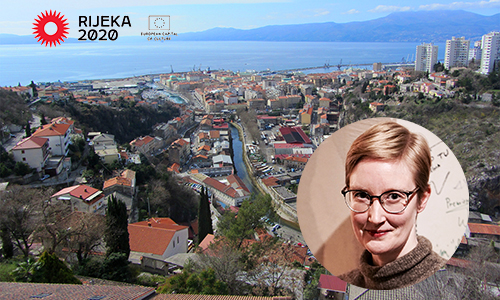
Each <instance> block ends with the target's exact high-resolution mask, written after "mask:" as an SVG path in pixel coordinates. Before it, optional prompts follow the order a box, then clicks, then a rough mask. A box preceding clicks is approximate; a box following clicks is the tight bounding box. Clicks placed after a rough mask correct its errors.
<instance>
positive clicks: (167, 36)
mask: <svg viewBox="0 0 500 300" xmlns="http://www.w3.org/2000/svg"><path fill="white" fill-rule="evenodd" d="M148 30H150V32H141V35H142V36H147V40H148V41H160V42H163V41H170V40H171V36H176V35H177V33H175V32H171V31H170V16H169V15H150V16H149V17H148Z"/></svg>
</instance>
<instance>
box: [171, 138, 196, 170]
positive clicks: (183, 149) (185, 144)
mask: <svg viewBox="0 0 500 300" xmlns="http://www.w3.org/2000/svg"><path fill="white" fill-rule="evenodd" d="M190 145H191V144H190V142H189V141H188V140H186V139H178V140H176V141H175V142H173V143H172V144H171V145H170V148H169V149H168V157H169V160H170V162H173V163H174V162H176V163H178V164H180V165H183V164H184V163H185V162H186V160H187V157H188V155H189V152H190V150H191V147H190Z"/></svg>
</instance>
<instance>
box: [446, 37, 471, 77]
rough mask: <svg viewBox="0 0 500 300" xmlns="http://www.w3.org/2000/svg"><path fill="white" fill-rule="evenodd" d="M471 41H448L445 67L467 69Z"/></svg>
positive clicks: (460, 39) (461, 39)
mask: <svg viewBox="0 0 500 300" xmlns="http://www.w3.org/2000/svg"><path fill="white" fill-rule="evenodd" d="M469 48H470V41H468V40H465V37H461V38H456V37H453V38H452V39H451V40H447V41H446V53H445V56H444V67H445V68H446V69H448V70H449V69H451V68H453V67H467V65H468V63H469Z"/></svg>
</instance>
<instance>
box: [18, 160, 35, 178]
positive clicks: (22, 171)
mask: <svg viewBox="0 0 500 300" xmlns="http://www.w3.org/2000/svg"><path fill="white" fill-rule="evenodd" d="M31 172H32V169H31V168H30V166H28V165H27V164H25V163H23V162H22V161H18V162H16V165H15V166H14V173H15V174H16V175H18V176H24V175H26V174H29V173H31Z"/></svg>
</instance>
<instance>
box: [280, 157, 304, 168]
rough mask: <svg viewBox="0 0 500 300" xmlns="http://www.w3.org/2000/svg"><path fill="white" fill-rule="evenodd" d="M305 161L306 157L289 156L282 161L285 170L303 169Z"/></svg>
mask: <svg viewBox="0 0 500 300" xmlns="http://www.w3.org/2000/svg"><path fill="white" fill-rule="evenodd" d="M307 161H308V159H307V158H306V157H296V156H289V157H287V158H285V159H284V160H283V164H284V165H285V168H287V169H292V168H294V169H304V168H305V166H306V164H307Z"/></svg>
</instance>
